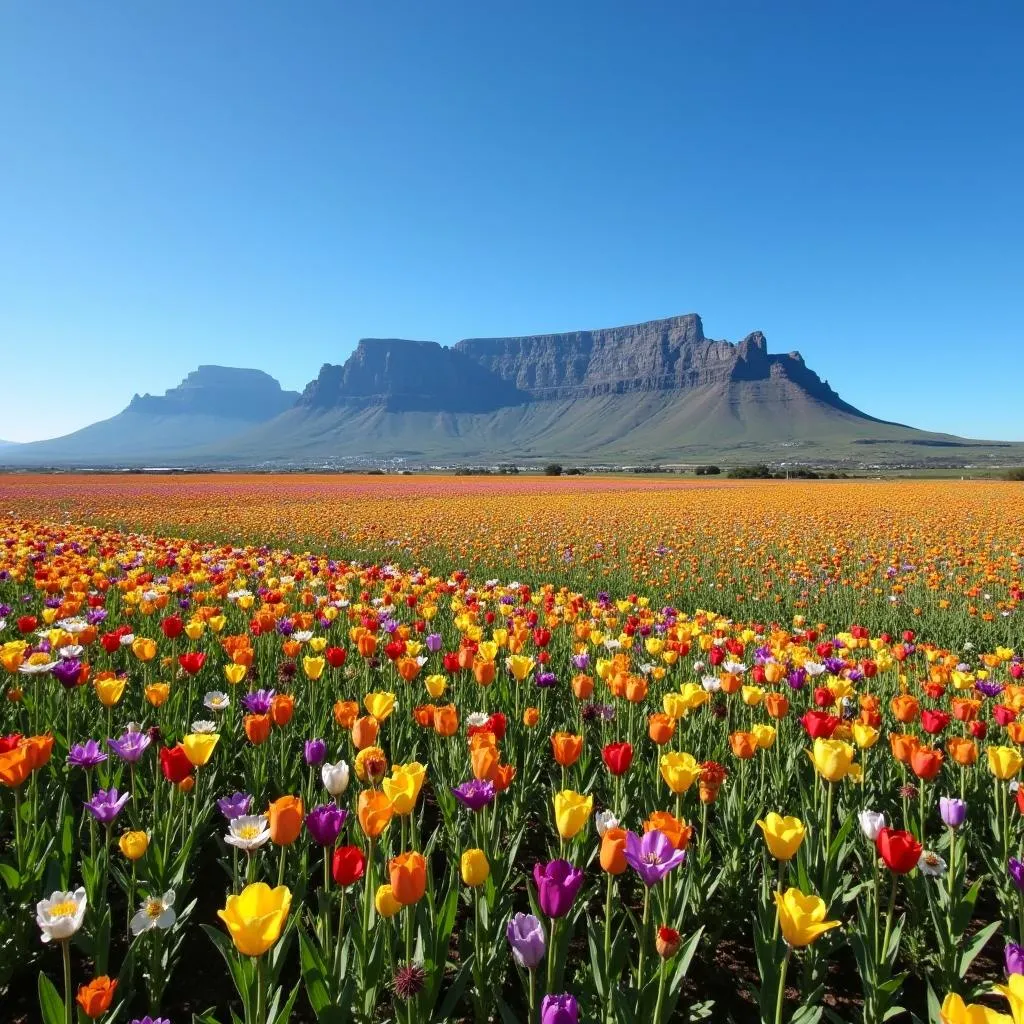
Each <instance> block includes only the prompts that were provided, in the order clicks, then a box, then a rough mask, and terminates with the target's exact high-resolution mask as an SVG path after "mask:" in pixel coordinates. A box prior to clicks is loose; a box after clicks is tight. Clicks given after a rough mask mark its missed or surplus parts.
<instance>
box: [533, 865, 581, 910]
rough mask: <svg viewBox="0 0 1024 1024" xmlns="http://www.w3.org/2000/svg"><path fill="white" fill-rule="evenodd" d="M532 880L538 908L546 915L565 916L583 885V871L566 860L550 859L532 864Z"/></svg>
mask: <svg viewBox="0 0 1024 1024" xmlns="http://www.w3.org/2000/svg"><path fill="white" fill-rule="evenodd" d="M533 881H534V883H535V884H536V886H537V898H538V900H539V901H540V909H541V910H543V911H544V913H545V914H547V915H548V917H565V915H566V914H568V913H569V908H570V907H571V906H572V902H573V900H574V899H576V894H577V893H578V892H579V891H580V887H581V886H582V885H583V872H582V871H581V870H580V869H579V868H575V867H573V866H572V864H570V863H569V862H568V861H567V860H562V859H558V860H551V861H548V863H547V864H536V865H534V868H533Z"/></svg>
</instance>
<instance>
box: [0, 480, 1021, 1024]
mask: <svg viewBox="0 0 1024 1024" xmlns="http://www.w3.org/2000/svg"><path fill="white" fill-rule="evenodd" d="M1019 493H1020V492H1019V489H1014V488H1013V487H1012V485H1002V484H977V483H975V484H966V483H963V484H961V483H959V482H956V483H953V482H942V483H936V484H931V483H882V482H878V483H861V482H856V483H845V482H844V483H836V484H831V483H829V484H824V483H822V484H818V483H808V484H802V483H801V484H788V483H785V482H780V483H779V484H771V485H765V484H760V483H759V484H730V483H725V482H723V483H721V484H718V483H715V484H712V485H695V484H693V483H692V482H691V483H689V484H686V483H682V482H678V481H665V482H662V481H646V480H645V481H642V482H640V481H629V480H624V479H623V478H618V479H613V478H594V479H587V480H568V481H566V480H557V481H546V480H540V479H535V480H525V481H519V480H514V481H508V480H499V479H482V480H481V479H471V480H468V481H462V480H461V479H460V480H454V479H452V478H448V479H444V478H416V477H383V478H374V477H366V478H358V477H323V478H319V477H305V476H295V477H272V476H266V477H259V476H253V477H137V476H122V477H101V476H96V477H43V476H22V477H4V478H0V502H2V504H0V515H3V516H4V517H5V518H3V520H2V523H0V525H2V530H0V539H2V544H0V679H2V681H3V686H4V694H3V697H4V699H3V701H2V702H0V715H2V716H3V717H2V720H0V900H2V903H0V1007H2V1010H0V1017H2V1019H3V1020H4V1021H12V1022H20V1021H32V1022H36V1021H42V1022H44V1024H68V1022H71V1021H76V1020H77V1021H80V1022H81V1021H87V1020H100V1021H105V1022H113V1021H120V1022H123V1024H129V1022H139V1024H154V1022H159V1024H166V1022H170V1024H185V1022H201V1024H214V1022H219V1024H233V1022H236V1021H241V1022H245V1024H257V1022H258V1024H264V1022H272V1024H284V1022H287V1021H296V1022H312V1021H323V1022H327V1024H332V1022H343V1021H356V1022H365V1024H369V1022H384V1021H394V1022H395V1024H413V1022H428V1021H453V1022H455V1021H472V1022H484V1021H500V1022H506V1024H513V1022H514V1024H524V1022H530V1024H576V1022H602V1024H605V1022H623V1024H631V1022H640V1021H644V1022H648V1021H656V1022H659V1024H660V1022H665V1021H698V1020H708V1021H734V1022H736V1024H741V1022H746V1021H766V1022H769V1024H771V1022H781V1021H787V1022H790V1021H792V1022H797V1024H814V1022H816V1021H829V1022H844V1024H845V1022H853V1021H865V1022H869V1024H877V1022H881V1021H885V1020H906V1021H913V1020H920V1021H936V1022H945V1024H962V1022H963V1024H967V1022H970V1024H975V1022H992V1021H997V1022H1003V1021H1014V1022H1021V1021H1024V948H1022V947H1024V791H1021V790H1018V785H1017V783H1018V779H1019V777H1020V775H1021V769H1022V766H1024V756H1022V748H1024V714H1022V710H1024V658H1022V654H1024V651H1022V644H1021V638H1020V627H1019V622H1020V614H1021V612H1020V596H1021V592H1022V591H1021V586H1022V583H1021V569H1020V559H1019V557H1018V549H1017V548H1016V547H1015V544H1016V543H1017V542H1018V540H1019V538H1020V536H1021V525H1022V523H1021V520H1022V513H1021V511H1020V501H1019ZM420 563H424V564H420ZM517 567H518V568H517ZM1018 719H1019V720H1018Z"/></svg>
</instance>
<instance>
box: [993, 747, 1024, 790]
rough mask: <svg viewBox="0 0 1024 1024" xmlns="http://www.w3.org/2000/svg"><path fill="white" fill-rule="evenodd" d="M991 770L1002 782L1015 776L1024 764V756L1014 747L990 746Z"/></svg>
mask: <svg viewBox="0 0 1024 1024" xmlns="http://www.w3.org/2000/svg"><path fill="white" fill-rule="evenodd" d="M985 753H986V754H987V755H988V768H989V771H990V772H991V773H992V774H993V775H994V776H995V777H996V778H997V779H999V780H1000V781H1001V782H1006V781H1008V780H1009V779H1012V778H1015V777H1016V776H1017V775H1018V774H1019V772H1020V769H1021V766H1022V765H1024V757H1022V756H1021V754H1020V753H1019V752H1018V751H1017V750H1015V749H1014V748H1013V747H988V748H987V749H986V751H985Z"/></svg>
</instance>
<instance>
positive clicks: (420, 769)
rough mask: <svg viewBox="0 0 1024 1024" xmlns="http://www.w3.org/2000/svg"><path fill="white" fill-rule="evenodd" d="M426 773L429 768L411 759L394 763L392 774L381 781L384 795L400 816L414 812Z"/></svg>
mask: <svg viewBox="0 0 1024 1024" xmlns="http://www.w3.org/2000/svg"><path fill="white" fill-rule="evenodd" d="M426 774H427V769H426V768H425V767H424V766H423V765H422V764H420V763H419V762H418V761H410V762H409V763H408V764H396V765H394V766H393V767H392V769H391V775H390V776H389V777H387V778H385V779H384V781H383V782H382V783H381V786H382V788H383V790H384V795H385V796H386V797H387V798H388V799H389V800H390V801H391V809H392V810H393V811H394V812H395V814H397V815H398V816H399V817H402V816H404V815H406V814H412V811H413V808H414V807H415V806H416V800H417V799H418V798H419V795H420V790H421V789H422V788H423V779H424V778H425V777H426Z"/></svg>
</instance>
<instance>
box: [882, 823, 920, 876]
mask: <svg viewBox="0 0 1024 1024" xmlns="http://www.w3.org/2000/svg"><path fill="white" fill-rule="evenodd" d="M875 846H876V847H877V848H878V855H879V856H880V857H881V858H882V860H884V861H885V865H886V867H887V868H888V869H889V870H890V871H892V872H894V873H895V874H897V875H906V874H908V873H909V872H911V871H913V870H914V868H916V867H917V862H918V860H919V859H920V857H921V849H922V847H921V844H920V843H919V842H918V841H917V840H916V839H915V838H914V837H913V836H912V835H911V834H910V833H909V832H904V831H903V830H902V829H898V828H883V829H882V830H881V831H880V832H879V833H878V838H877V839H876V840H875Z"/></svg>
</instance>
